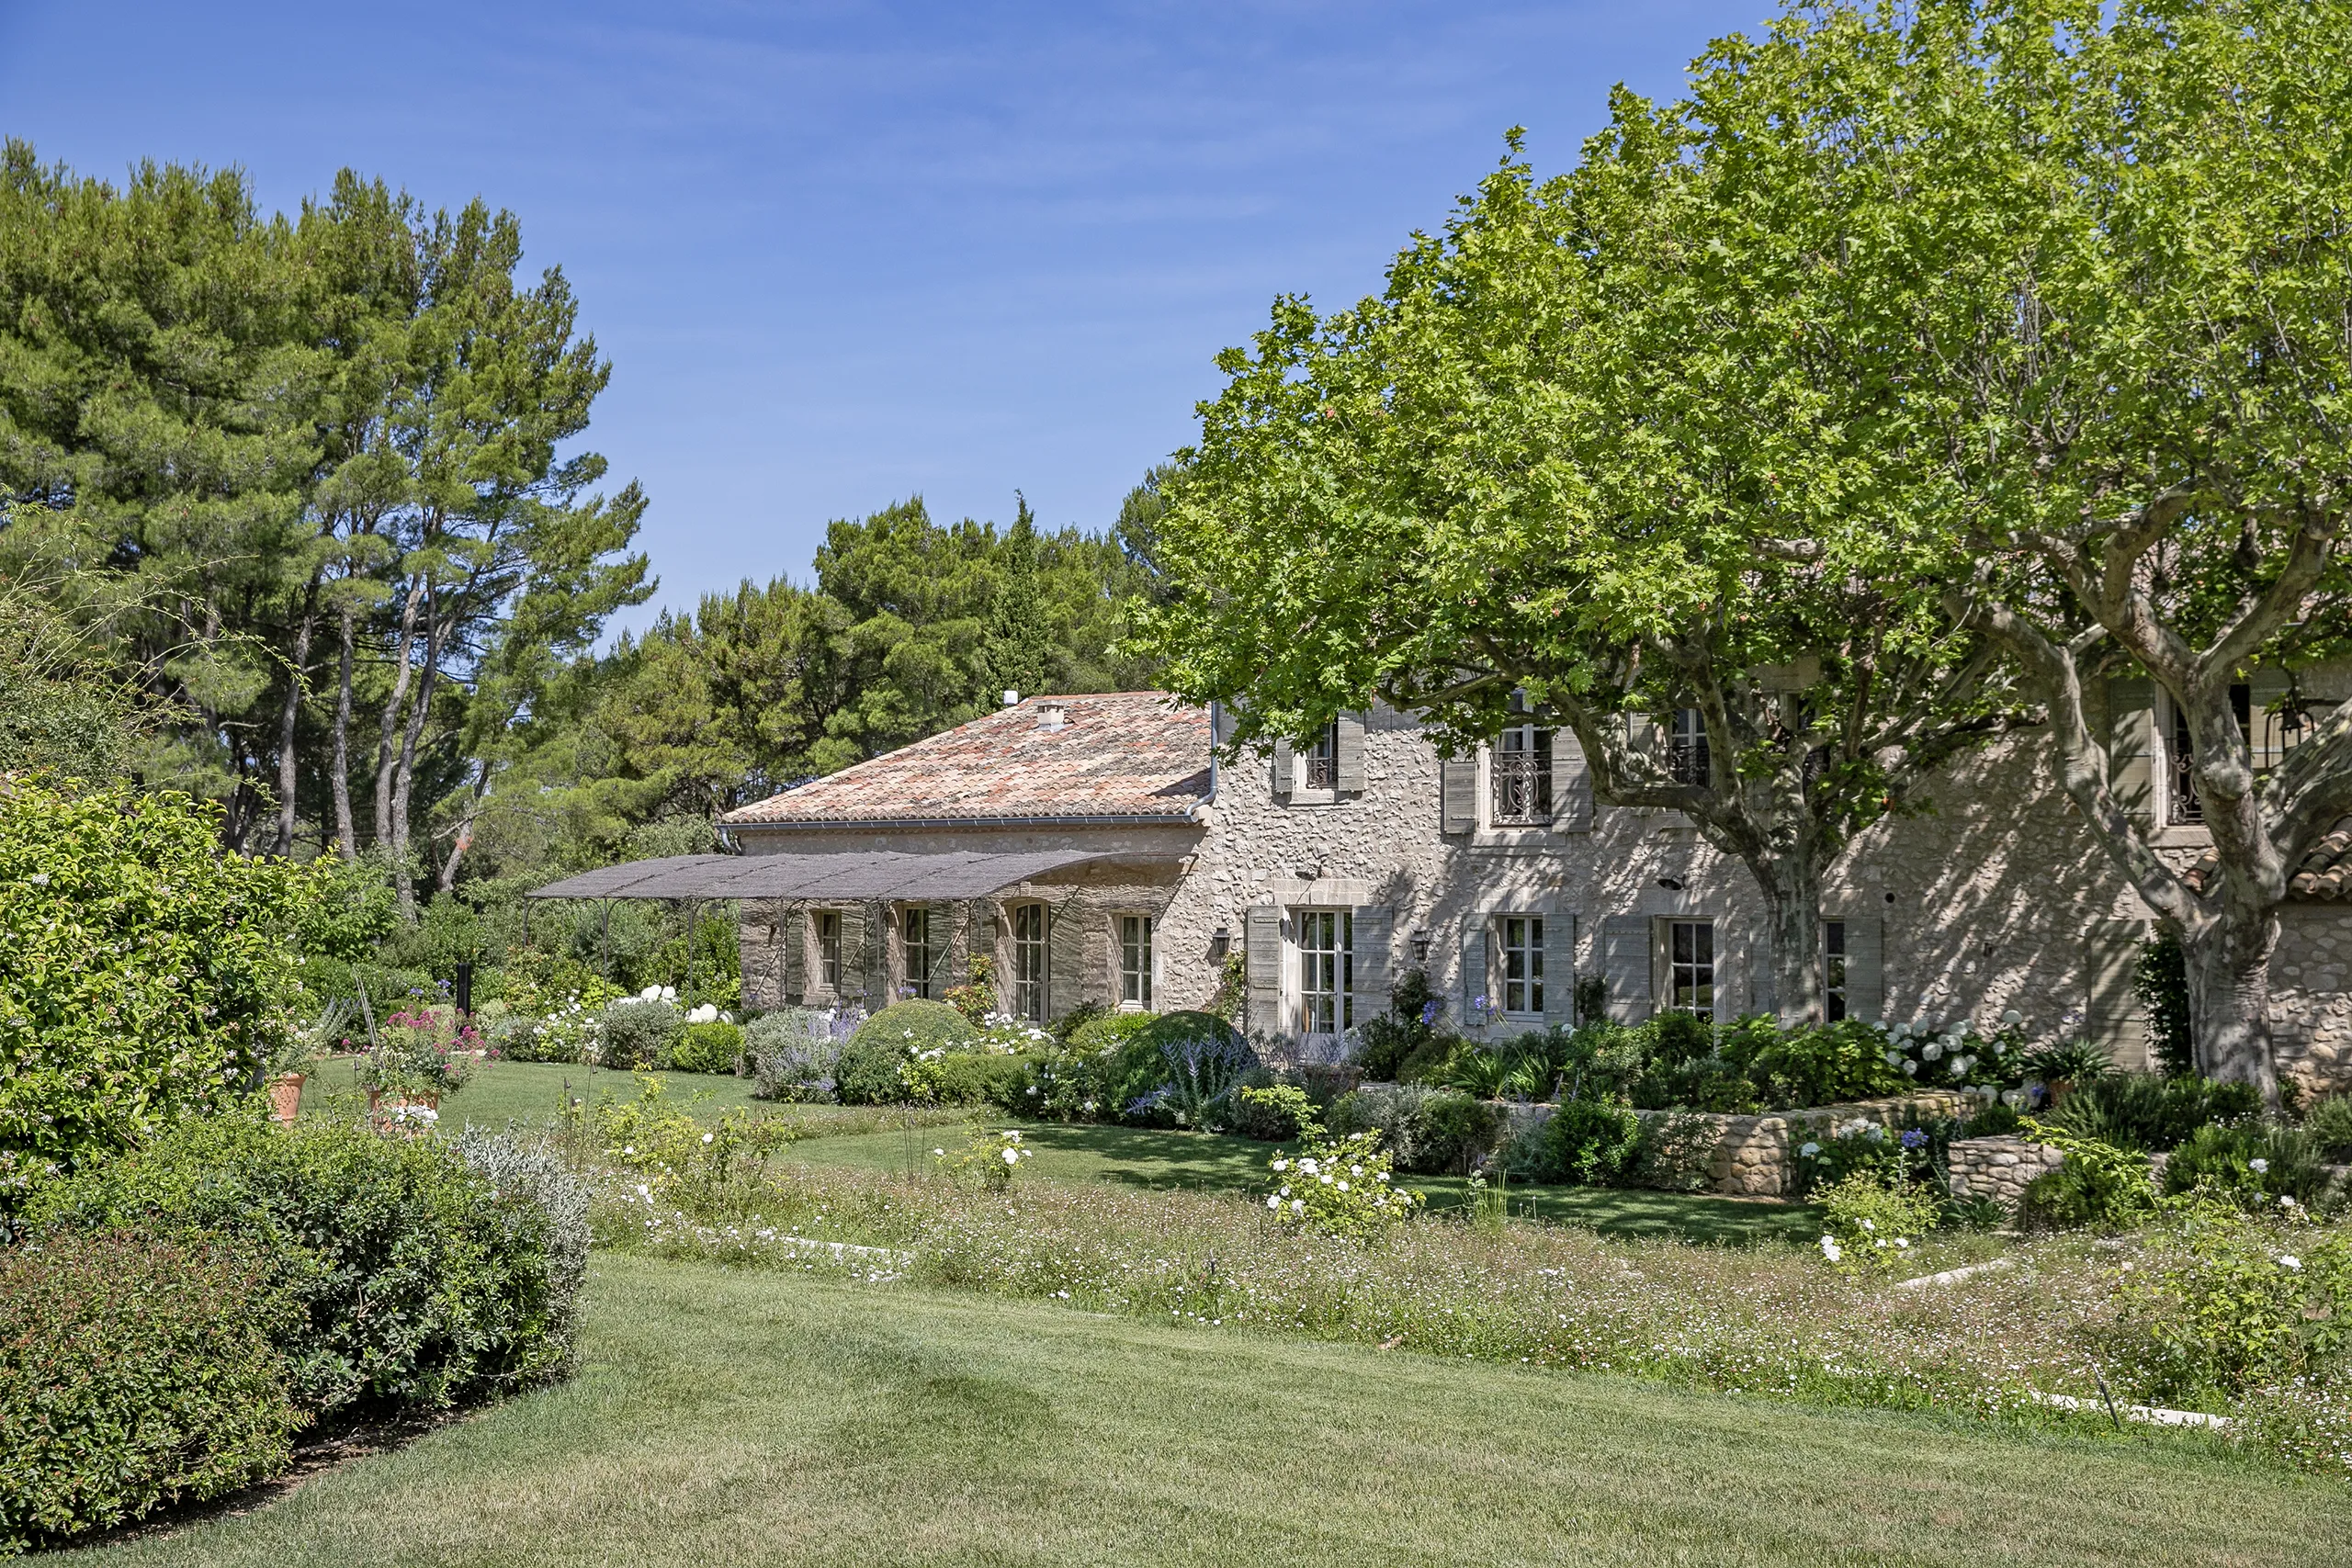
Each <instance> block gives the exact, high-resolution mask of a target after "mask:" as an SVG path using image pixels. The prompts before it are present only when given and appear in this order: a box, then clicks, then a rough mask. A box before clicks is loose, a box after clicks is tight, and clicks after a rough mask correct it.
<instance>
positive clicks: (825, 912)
mask: <svg viewBox="0 0 2352 1568" xmlns="http://www.w3.org/2000/svg"><path fill="white" fill-rule="evenodd" d="M809 919H812V920H814V921H815V922H816V925H817V982H818V984H820V985H821V986H822V987H824V988H825V989H826V990H828V991H831V993H832V994H833V995H835V996H840V995H841V994H842V912H841V911H840V910H839V909H818V910H816V911H814V912H812V913H811V914H810V916H809Z"/></svg>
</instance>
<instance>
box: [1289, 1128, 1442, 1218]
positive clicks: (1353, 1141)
mask: <svg viewBox="0 0 2352 1568" xmlns="http://www.w3.org/2000/svg"><path fill="white" fill-rule="evenodd" d="M1268 1168H1269V1169H1270V1170H1271V1171H1272V1173H1273V1184H1274V1190H1273V1191H1272V1192H1270V1193H1268V1194H1267V1195H1266V1209H1267V1212H1268V1213H1271V1214H1272V1215H1273V1216H1274V1218H1275V1220H1276V1221H1277V1222H1278V1223H1280V1224H1283V1225H1285V1226H1289V1227H1291V1228H1294V1229H1297V1230H1306V1231H1315V1232H1319V1233H1320V1234H1322V1235H1335V1236H1344V1237H1346V1238H1347V1239H1349V1240H1351V1241H1357V1242H1363V1243H1365V1244H1367V1245H1369V1244H1371V1243H1373V1242H1376V1241H1378V1240H1380V1239H1381V1238H1383V1237H1384V1236H1385V1235H1388V1233H1389V1232H1391V1231H1393V1230H1394V1229H1396V1227H1397V1226H1398V1225H1400V1224H1403V1223H1404V1222H1405V1221H1406V1220H1407V1219H1408V1218H1410V1217H1411V1216H1412V1213H1413V1210H1414V1207H1415V1205H1417V1204H1419V1202H1421V1201H1422V1200H1421V1196H1420V1194H1419V1193H1418V1192H1415V1191H1413V1190H1410V1189H1408V1188H1401V1187H1396V1186H1392V1185H1391V1184H1390V1180H1391V1178H1390V1172H1389V1165H1388V1155H1387V1154H1386V1152H1385V1151H1384V1150H1383V1149H1382V1148H1381V1146H1380V1134H1377V1133H1358V1134H1354V1135H1352V1136H1350V1137H1340V1138H1332V1139H1329V1140H1325V1141H1321V1142H1317V1143H1314V1144H1311V1145H1308V1146H1307V1148H1306V1152H1305V1153H1304V1154H1301V1155H1298V1156H1295V1157H1292V1156H1283V1155H1276V1156H1274V1157H1273V1159H1272V1160H1271V1161H1270V1162H1268Z"/></svg>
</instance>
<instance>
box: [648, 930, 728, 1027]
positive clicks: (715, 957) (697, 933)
mask: <svg viewBox="0 0 2352 1568" xmlns="http://www.w3.org/2000/svg"><path fill="white" fill-rule="evenodd" d="M740 929H741V928H740V927H739V926H738V925H737V923H736V921H735V920H734V919H732V918H731V917H729V915H727V914H725V913H723V912H722V913H718V914H714V913H711V912H710V911H708V910H705V911H704V912H703V913H702V914H701V915H700V916H699V917H698V918H697V919H695V923H694V929H693V930H692V931H681V932H680V933H679V934H678V935H676V936H673V937H672V938H670V940H669V941H667V942H663V943H662V945H661V946H659V947H657V948H655V949H654V950H653V951H652V953H650V954H649V955H648V957H647V959H646V961H645V964H644V967H643V974H644V977H645V978H646V979H647V980H649V981H653V980H658V981H660V982H661V983H662V985H665V986H668V987H672V988H673V989H674V990H676V991H677V993H678V998H679V1000H680V1001H682V1002H684V1003H685V1004H686V1005H688V1006H698V1005H700V1004H701V1003H704V1002H708V1003H710V1004H711V1005H712V1006H714V1007H721V1008H734V1007H737V1006H739V1005H741V1002H742V1000H743V954H742V951H741V939H740V934H739V933H740ZM689 947H691V948H692V950H693V953H692V956H693V963H692V965H691V967H692V970H693V980H694V985H693V987H692V988H691V989H689V988H688V987H687V985H686V980H687V977H688V976H687V970H688V968H689V964H688V963H687V958H688V948H689Z"/></svg>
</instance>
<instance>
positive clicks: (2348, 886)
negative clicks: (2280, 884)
mask: <svg viewBox="0 0 2352 1568" xmlns="http://www.w3.org/2000/svg"><path fill="white" fill-rule="evenodd" d="M2220 865H2221V857H2220V856H2219V855H2217V854H2216V853H2215V852H2213V851H2211V850H2207V851H2206V852H2204V853H2203V854H2202V855H2200V856H2199V857H2198V861H2197V863H2196V864H2195V865H2192V866H2190V867H2189V868H2188V883H2189V886H2192V887H2195V888H2196V889H2197V890H2198V891H2199V892H2202V891H2204V888H2205V883H2206V879H2207V878H2209V877H2211V875H2212V874H2213V873H2214V871H2215V870H2216V869H2217V868H2218V867H2219V866H2220ZM2287 897H2290V898H2320V899H2343V900H2345V901H2346V902H2352V817H2346V818H2344V819H2343V820H2341V821H2339V822H2338V823H2336V825H2335V827H2333V828H2331V829H2328V830H2327V831H2326V832H2325V833H2323V834H2321V835H2320V840H2319V842H2317V843H2315V844H2313V845H2312V847H2311V848H2310V849H2308V850H2306V851H2304V852H2303V860H2302V863H2301V865H2298V866H2297V867H2295V874H2294V875H2292V876H2290V877H2289V878H2288V879H2287Z"/></svg>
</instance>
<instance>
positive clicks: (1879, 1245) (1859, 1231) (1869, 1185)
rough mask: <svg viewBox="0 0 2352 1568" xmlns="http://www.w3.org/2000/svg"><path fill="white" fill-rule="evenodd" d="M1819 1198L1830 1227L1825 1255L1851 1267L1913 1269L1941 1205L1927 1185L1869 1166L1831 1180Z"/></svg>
mask: <svg viewBox="0 0 2352 1568" xmlns="http://www.w3.org/2000/svg"><path fill="white" fill-rule="evenodd" d="M1815 1199H1816V1200H1817V1201H1819V1202H1820V1204H1821V1207H1822V1220H1823V1224H1825V1225H1826V1227H1827V1228H1826V1230H1824V1232H1823V1233H1822V1236H1821V1242H1820V1247H1821V1256H1822V1258H1823V1259H1824V1260H1825V1261H1826V1262H1827V1263H1828V1264H1829V1265H1830V1267H1832V1268H1834V1269H1844V1270H1846V1271H1848V1272H1849V1273H1878V1274H1890V1273H1909V1272H1912V1271H1913V1269H1914V1267H1915V1264H1916V1258H1917V1249H1918V1247H1919V1245H1920V1243H1921V1241H1922V1240H1923V1239H1924V1238H1925V1237H1926V1236H1927V1235H1928V1232H1929V1231H1932V1230H1934V1229H1935V1228H1936V1220H1937V1213H1938V1209H1939V1205H1938V1203H1937V1202H1936V1200H1935V1198H1934V1196H1933V1195H1932V1194H1931V1193H1929V1192H1928V1190H1927V1189H1926V1188H1924V1187H1918V1186H1915V1185H1914V1184H1912V1183H1911V1182H1908V1181H1905V1180H1904V1179H1901V1178H1900V1177H1896V1178H1894V1179H1888V1178H1887V1177H1886V1176H1885V1175H1884V1174H1883V1173H1881V1172H1878V1171H1869V1170H1864V1171H1857V1172H1856V1173H1854V1174H1853V1175H1851V1176H1849V1177H1847V1178H1845V1179H1843V1180H1841V1181H1836V1182H1832V1183H1831V1184H1830V1185H1829V1186H1827V1187H1826V1188H1824V1189H1823V1190H1821V1191H1819V1192H1817V1193H1815Z"/></svg>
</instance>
